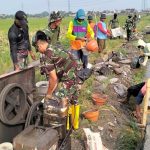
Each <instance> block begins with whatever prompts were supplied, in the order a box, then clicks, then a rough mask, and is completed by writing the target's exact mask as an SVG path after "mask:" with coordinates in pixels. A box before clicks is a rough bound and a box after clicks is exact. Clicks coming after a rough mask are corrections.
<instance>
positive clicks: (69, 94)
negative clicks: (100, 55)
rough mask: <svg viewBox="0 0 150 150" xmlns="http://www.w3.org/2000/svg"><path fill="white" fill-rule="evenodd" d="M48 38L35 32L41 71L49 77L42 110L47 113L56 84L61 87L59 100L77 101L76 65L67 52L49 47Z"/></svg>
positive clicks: (42, 33) (55, 47)
mask: <svg viewBox="0 0 150 150" xmlns="http://www.w3.org/2000/svg"><path fill="white" fill-rule="evenodd" d="M48 40H49V39H48V37H47V36H46V34H45V33H44V32H43V31H37V32H36V35H35V44H36V47H37V50H38V52H40V53H41V54H42V61H41V69H42V70H43V72H44V73H45V74H47V75H48V77H49V86H48V90H47V93H46V96H45V99H44V109H45V110H46V111H47V112H48V106H49V102H50V99H51V98H52V96H53V93H54V92H55V90H56V88H57V87H58V84H59V83H60V82H61V83H62V84H61V85H62V87H61V88H60V89H59V90H58V91H57V96H58V97H59V98H61V99H62V98H67V99H69V100H70V102H71V103H73V104H74V103H77V100H78V92H79V90H78V81H79V79H78V76H77V71H78V64H77V63H76V62H75V61H74V59H73V58H72V55H71V54H70V53H69V52H66V51H64V50H63V49H61V48H57V46H52V45H49V41H48Z"/></svg>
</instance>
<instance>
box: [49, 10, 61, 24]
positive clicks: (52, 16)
mask: <svg viewBox="0 0 150 150" xmlns="http://www.w3.org/2000/svg"><path fill="white" fill-rule="evenodd" d="M61 19H62V16H61V14H60V12H59V11H58V12H55V11H53V12H52V13H51V14H50V16H49V23H52V22H55V21H57V20H61Z"/></svg>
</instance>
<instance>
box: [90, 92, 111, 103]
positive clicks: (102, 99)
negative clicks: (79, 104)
mask: <svg viewBox="0 0 150 150" xmlns="http://www.w3.org/2000/svg"><path fill="white" fill-rule="evenodd" d="M92 99H93V103H94V104H95V105H99V106H102V105H104V104H105V103H106V101H107V99H108V96H107V95H101V94H99V93H93V94H92Z"/></svg>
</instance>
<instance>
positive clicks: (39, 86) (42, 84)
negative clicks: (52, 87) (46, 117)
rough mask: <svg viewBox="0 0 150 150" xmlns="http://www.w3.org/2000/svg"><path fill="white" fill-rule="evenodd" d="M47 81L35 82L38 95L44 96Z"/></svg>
mask: <svg viewBox="0 0 150 150" xmlns="http://www.w3.org/2000/svg"><path fill="white" fill-rule="evenodd" d="M48 85H49V82H48V81H39V82H37V83H36V91H37V94H38V95H39V96H45V95H46V93H47V90H48Z"/></svg>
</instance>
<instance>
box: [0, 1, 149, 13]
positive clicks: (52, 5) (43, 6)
mask: <svg viewBox="0 0 150 150" xmlns="http://www.w3.org/2000/svg"><path fill="white" fill-rule="evenodd" d="M69 1H70V7H68V6H69V5H68V2H69ZM144 1H145V8H150V0H0V14H15V12H16V11H18V10H23V11H25V12H26V13H30V14H36V13H41V12H43V11H48V12H50V11H54V10H65V11H68V10H71V11H73V12H76V11H77V10H78V9H80V8H83V9H84V10H85V11H88V10H89V11H92V10H94V11H102V10H115V9H117V10H121V9H126V8H135V9H137V10H141V9H143V8H144Z"/></svg>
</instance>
